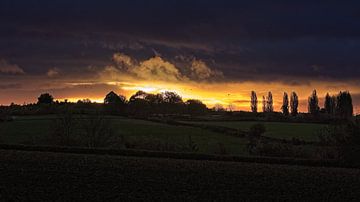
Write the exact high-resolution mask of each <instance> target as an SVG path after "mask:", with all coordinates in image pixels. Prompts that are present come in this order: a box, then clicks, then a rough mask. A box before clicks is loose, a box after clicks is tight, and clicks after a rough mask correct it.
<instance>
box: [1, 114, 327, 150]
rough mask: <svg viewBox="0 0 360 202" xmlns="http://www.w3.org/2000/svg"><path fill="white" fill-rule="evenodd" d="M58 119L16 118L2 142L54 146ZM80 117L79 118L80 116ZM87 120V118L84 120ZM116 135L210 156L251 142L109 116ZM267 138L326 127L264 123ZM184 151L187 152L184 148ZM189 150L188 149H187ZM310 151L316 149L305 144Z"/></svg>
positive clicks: (309, 136) (232, 124)
mask: <svg viewBox="0 0 360 202" xmlns="http://www.w3.org/2000/svg"><path fill="white" fill-rule="evenodd" d="M56 118H57V116H54V115H46V116H17V117H14V121H11V122H3V123H0V142H1V143H6V144H30V145H51V144H52V142H51V138H52V136H53V131H54V123H55V119H56ZM78 118H79V117H78ZM82 119H86V118H82ZM106 119H107V121H109V122H111V123H112V128H113V132H114V135H115V136H117V137H119V139H122V142H123V143H124V145H125V147H126V148H132V149H145V150H158V151H159V150H160V151H161V150H164V151H175V152H184V151H185V152H194V150H191V149H190V150H189V149H188V148H190V147H191V146H190V145H196V147H197V149H196V151H195V152H200V153H207V154H231V155H248V151H247V147H246V145H247V143H248V140H247V139H246V138H244V137H235V136H229V135H224V134H221V133H217V132H212V131H209V130H206V129H202V128H199V127H191V126H179V125H168V124H165V123H157V122H152V121H146V120H139V119H131V118H124V117H116V116H108V117H106ZM190 123H192V124H205V125H216V126H223V127H228V128H234V129H239V130H244V131H247V130H248V129H249V128H250V127H251V126H252V125H254V124H256V123H258V122H251V121H227V122H215V121H211V122H190ZM264 125H265V126H266V133H265V134H264V135H265V136H268V137H273V138H279V139H292V138H298V139H301V140H305V141H317V140H318V136H317V134H316V133H317V131H318V130H320V129H321V128H322V127H324V126H325V125H322V124H308V123H280V122H264ZM184 148H185V149H184ZM186 148H187V149H186ZM303 148H305V150H307V151H308V152H312V151H313V150H314V146H311V145H306V146H304V147H303Z"/></svg>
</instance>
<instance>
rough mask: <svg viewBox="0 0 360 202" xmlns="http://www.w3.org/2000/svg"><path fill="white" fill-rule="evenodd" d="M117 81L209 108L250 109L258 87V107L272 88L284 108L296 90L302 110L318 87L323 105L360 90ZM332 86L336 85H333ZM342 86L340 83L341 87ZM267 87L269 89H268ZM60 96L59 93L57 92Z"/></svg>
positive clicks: (125, 88) (122, 90)
mask: <svg viewBox="0 0 360 202" xmlns="http://www.w3.org/2000/svg"><path fill="white" fill-rule="evenodd" d="M107 84H113V85H114V91H115V92H116V93H118V94H122V95H124V96H126V97H127V99H129V97H130V96H131V95H133V94H134V93H135V92H137V91H139V90H141V91H144V92H147V93H161V92H165V91H173V92H176V93H178V94H179V95H180V96H182V98H183V100H184V101H186V100H188V99H199V100H201V101H202V102H204V104H206V105H207V106H208V107H209V108H211V107H213V106H214V105H215V104H221V105H223V106H224V108H229V106H230V105H231V106H232V107H233V108H234V109H235V110H243V111H249V110H250V93H251V91H252V90H254V91H256V93H257V97H258V111H261V110H262V96H266V95H267V93H268V91H271V92H272V93H273V98H274V110H275V111H280V108H281V104H282V96H283V93H284V92H287V93H288V94H289V95H290V93H291V92H292V91H295V92H296V93H297V94H298V96H299V111H300V112H307V98H308V96H309V95H310V94H311V92H312V90H313V89H315V88H316V89H317V92H318V96H319V100H320V102H319V105H320V107H322V106H323V98H324V96H325V94H326V93H327V92H329V93H330V94H332V95H336V94H337V93H338V92H339V91H341V90H349V91H350V92H351V93H353V94H359V93H360V89H359V88H357V87H354V86H351V85H348V84H341V85H340V84H337V85H334V84H332V83H324V82H323V83H320V82H314V83H313V84H312V85H308V86H287V85H284V84H280V83H275V82H274V83H260V82H258V83H255V82H244V83H236V82H233V83H194V82H188V83H164V82H147V81H144V82H134V83H132V82H107ZM330 86H332V87H330ZM338 86H339V87H338ZM265 89H266V90H265ZM54 96H55V97H56V95H54ZM104 97H105V94H104V95H99V96H96V97H94V96H93V97H91V96H89V97H85V98H88V99H90V100H91V101H93V102H98V103H102V102H103V98H104ZM64 99H67V100H68V101H70V102H76V101H78V100H81V99H84V98H78V97H76V98H74V97H73V98H60V99H58V100H64ZM354 113H355V114H358V113H360V108H359V106H356V105H354Z"/></svg>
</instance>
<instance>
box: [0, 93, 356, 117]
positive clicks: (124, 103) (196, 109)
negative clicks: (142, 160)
mask: <svg viewBox="0 0 360 202" xmlns="http://www.w3.org/2000/svg"><path fill="white" fill-rule="evenodd" d="M273 103H274V100H273V96H272V92H268V93H267V95H266V97H265V96H263V99H262V105H263V106H262V109H263V113H260V112H258V99H257V95H256V92H255V91H252V92H251V99H250V106H251V112H250V113H249V114H248V113H247V112H229V111H226V110H225V108H223V107H222V106H221V105H219V106H217V105H215V107H214V108H213V109H211V110H210V109H208V108H207V107H206V105H205V104H203V103H202V102H201V101H200V100H196V99H190V100H187V101H185V102H184V101H183V99H182V97H181V96H180V95H178V94H177V93H175V92H164V93H158V94H151V93H146V92H144V91H138V92H136V93H135V94H134V95H132V96H131V97H130V98H129V99H126V97H125V96H123V95H118V94H116V93H115V92H113V91H111V92H109V93H108V94H107V95H106V96H105V98H104V103H93V102H91V101H90V100H89V99H84V100H79V101H78V102H76V103H73V102H67V101H66V100H65V101H62V102H59V101H54V97H53V96H52V95H50V94H49V93H44V94H41V95H40V96H39V97H38V102H37V103H36V104H35V103H34V104H26V105H25V104H24V105H16V104H11V105H10V106H0V120H6V119H7V117H8V116H10V115H41V114H57V113H62V112H64V111H66V110H68V109H69V108H70V109H71V110H72V111H73V112H74V113H79V114H95V113H99V112H100V113H102V114H108V115H122V116H134V117H145V118H146V117H149V116H166V115H191V116H198V115H206V114H208V115H222V116H226V117H229V116H233V117H235V118H240V116H243V117H244V118H246V119H249V120H258V119H264V120H271V121H289V120H290V121H316V122H318V121H320V122H321V121H328V120H333V119H347V118H350V117H352V116H353V105H352V98H351V95H350V93H349V92H348V91H344V92H340V93H339V94H338V95H336V96H334V95H333V96H331V95H329V94H326V96H325V98H324V107H323V108H320V106H319V98H318V95H317V92H316V90H314V91H313V92H312V94H311V95H310V96H309V98H308V113H299V111H298V106H299V98H298V95H297V94H296V92H292V93H291V94H290V98H289V96H288V94H287V93H286V92H285V93H284V96H283V101H282V105H281V108H280V109H279V110H280V111H281V113H279V112H275V111H276V110H275V109H274V104H273Z"/></svg>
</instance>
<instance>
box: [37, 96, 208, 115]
mask: <svg viewBox="0 0 360 202" xmlns="http://www.w3.org/2000/svg"><path fill="white" fill-rule="evenodd" d="M64 103H65V104H67V105H75V106H74V107H78V108H82V109H83V108H86V107H87V108H95V107H98V104H97V105H96V106H95V105H94V103H91V101H90V100H88V99H85V100H79V101H78V102H77V103H67V101H65V102H58V101H56V102H54V98H53V96H52V95H50V94H49V93H44V94H41V95H40V96H39V98H38V102H37V105H38V106H42V107H43V108H46V107H49V106H51V104H57V105H61V104H64ZM103 110H104V112H105V113H107V114H112V115H136V116H148V115H151V114H191V115H201V114H204V113H206V112H207V111H208V108H207V107H206V105H205V104H204V103H202V102H201V101H200V100H196V99H190V100H187V101H186V102H184V101H183V99H182V97H181V96H180V95H178V94H177V93H175V92H168V91H167V92H163V93H158V94H151V93H146V92H144V91H138V92H136V93H135V94H134V95H132V96H131V97H130V98H129V100H127V99H126V97H125V96H123V95H118V94H116V93H115V92H113V91H111V92H109V93H108V94H107V95H106V96H105V98H104V104H103Z"/></svg>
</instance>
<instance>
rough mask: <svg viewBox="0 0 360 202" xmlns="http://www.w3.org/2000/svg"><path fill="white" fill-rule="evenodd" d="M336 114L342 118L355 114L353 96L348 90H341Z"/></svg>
mask: <svg viewBox="0 0 360 202" xmlns="http://www.w3.org/2000/svg"><path fill="white" fill-rule="evenodd" d="M336 115H337V116H339V117H341V118H349V117H352V116H353V104H352V98H351V95H350V93H349V92H348V91H345V92H340V93H339V95H338V96H337V100H336Z"/></svg>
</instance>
